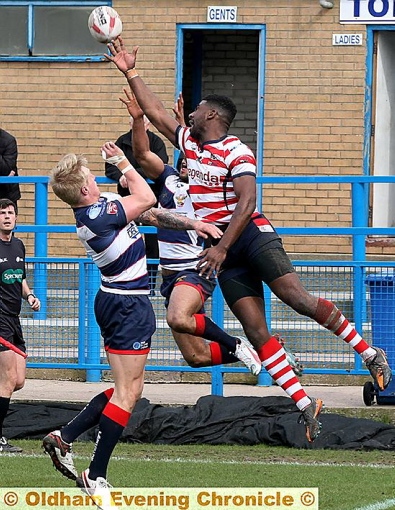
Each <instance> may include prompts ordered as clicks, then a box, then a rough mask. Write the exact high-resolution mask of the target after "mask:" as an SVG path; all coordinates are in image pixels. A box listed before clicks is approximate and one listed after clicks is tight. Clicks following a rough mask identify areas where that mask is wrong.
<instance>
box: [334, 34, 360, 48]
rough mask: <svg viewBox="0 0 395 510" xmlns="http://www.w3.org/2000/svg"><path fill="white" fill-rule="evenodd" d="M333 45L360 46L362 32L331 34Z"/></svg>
mask: <svg viewBox="0 0 395 510" xmlns="http://www.w3.org/2000/svg"><path fill="white" fill-rule="evenodd" d="M332 45H333V46H361V45H362V34H332Z"/></svg>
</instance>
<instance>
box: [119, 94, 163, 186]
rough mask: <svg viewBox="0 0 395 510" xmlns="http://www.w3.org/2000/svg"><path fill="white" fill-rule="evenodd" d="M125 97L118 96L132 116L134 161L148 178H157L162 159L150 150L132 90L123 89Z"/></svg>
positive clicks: (142, 117)
mask: <svg viewBox="0 0 395 510" xmlns="http://www.w3.org/2000/svg"><path fill="white" fill-rule="evenodd" d="M124 92H125V95H126V99H125V98H123V97H120V98H119V99H120V100H121V101H122V103H123V104H124V105H126V107H127V109H128V112H129V114H130V115H131V116H132V117H133V136H132V148H133V154H134V157H135V158H136V161H137V162H138V164H139V165H140V166H141V168H142V169H143V171H144V173H145V175H146V176H147V177H148V178H150V179H157V178H158V177H159V176H160V175H161V174H162V173H163V170H164V169H165V165H164V163H163V161H162V159H161V158H160V157H159V156H158V155H157V154H155V153H154V152H152V151H151V150H150V145H149V139H148V135H147V131H146V129H145V126H144V113H143V111H142V109H141V108H140V106H139V104H138V102H137V100H136V98H135V96H134V94H133V92H131V91H130V90H127V89H124Z"/></svg>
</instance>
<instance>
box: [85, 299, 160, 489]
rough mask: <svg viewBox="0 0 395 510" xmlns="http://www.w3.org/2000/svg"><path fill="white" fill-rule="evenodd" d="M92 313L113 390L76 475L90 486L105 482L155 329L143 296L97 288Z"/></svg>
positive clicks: (137, 391)
mask: <svg viewBox="0 0 395 510" xmlns="http://www.w3.org/2000/svg"><path fill="white" fill-rule="evenodd" d="M95 315H96V319H97V322H98V324H99V326H100V330H101V333H102V336H103V339H104V346H105V349H106V352H107V356H108V360H109V364H110V366H111V372H112V374H113V378H114V393H113V394H112V396H111V398H110V400H109V402H108V403H107V404H106V406H105V407H104V409H103V412H102V415H101V416H100V419H99V424H98V425H99V432H98V435H97V440H96V444H95V449H94V454H93V457H92V460H91V463H90V465H89V468H88V469H86V470H85V471H83V473H82V474H81V479H77V485H79V486H84V487H86V488H88V489H93V490H95V488H100V487H102V486H103V485H106V484H107V481H106V475H107V467H108V463H109V460H110V457H111V454H112V452H113V450H114V448H115V446H116V444H117V442H118V440H119V438H120V436H121V434H122V432H123V430H124V428H125V427H126V425H127V423H128V421H129V418H130V414H131V411H132V410H133V408H134V406H135V404H136V401H137V400H138V399H139V398H140V396H141V392H142V389H143V378H144V367H145V362H146V359H147V356H148V353H149V350H150V346H151V337H152V335H153V334H154V332H155V315H154V311H153V309H152V305H151V303H150V301H149V299H148V297H147V296H140V295H136V296H134V295H117V294H109V293H106V292H103V291H99V292H98V294H97V296H96V299H95ZM81 484H82V485H81ZM107 485H108V484H107Z"/></svg>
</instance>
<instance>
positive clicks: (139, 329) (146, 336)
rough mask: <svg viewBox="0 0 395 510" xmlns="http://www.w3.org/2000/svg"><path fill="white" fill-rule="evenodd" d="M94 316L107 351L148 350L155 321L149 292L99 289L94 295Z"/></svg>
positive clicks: (133, 351) (131, 351)
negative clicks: (130, 293)
mask: <svg viewBox="0 0 395 510" xmlns="http://www.w3.org/2000/svg"><path fill="white" fill-rule="evenodd" d="M95 317H96V321H97V323H98V325H99V327H100V332H101V335H102V337H103V340H104V348H105V350H106V351H107V352H111V353H114V354H148V353H149V350H150V347H151V337H152V335H153V334H154V333H155V329H156V321H155V314H154V310H153V308H152V305H151V302H150V300H149V297H148V296H146V295H143V296H141V295H124V294H112V293H110V292H103V291H102V290H99V291H98V293H97V294H96V298H95Z"/></svg>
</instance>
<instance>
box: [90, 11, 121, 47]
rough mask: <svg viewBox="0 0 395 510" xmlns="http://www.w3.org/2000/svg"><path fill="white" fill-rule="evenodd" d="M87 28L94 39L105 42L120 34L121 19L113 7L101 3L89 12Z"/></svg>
mask: <svg viewBox="0 0 395 510" xmlns="http://www.w3.org/2000/svg"><path fill="white" fill-rule="evenodd" d="M88 28H89V31H90V33H91V35H92V37H93V38H94V39H96V41H99V42H101V43H103V44H106V43H109V42H110V41H112V40H113V39H115V38H116V37H118V36H119V35H120V34H121V32H122V21H121V18H120V17H119V14H118V13H117V11H116V10H115V9H113V8H112V7H110V6H108V5H101V6H100V7H96V8H95V9H93V11H92V12H91V13H90V15H89V19H88Z"/></svg>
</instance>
